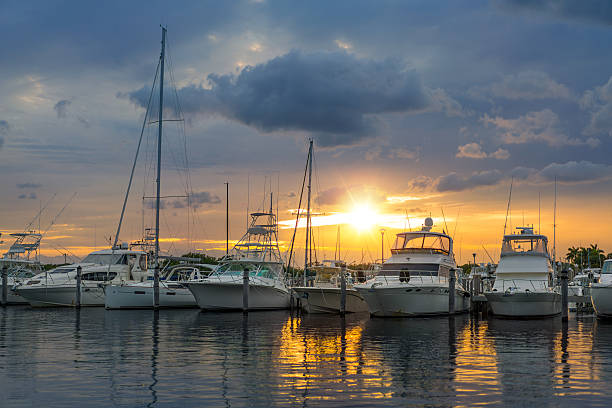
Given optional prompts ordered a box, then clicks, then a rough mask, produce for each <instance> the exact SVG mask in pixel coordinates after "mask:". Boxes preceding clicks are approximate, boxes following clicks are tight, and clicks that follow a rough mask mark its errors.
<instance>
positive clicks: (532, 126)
mask: <svg viewBox="0 0 612 408" xmlns="http://www.w3.org/2000/svg"><path fill="white" fill-rule="evenodd" d="M481 122H483V123H484V124H485V126H487V125H489V124H492V125H494V126H495V127H497V129H498V130H499V131H501V133H500V136H501V139H502V141H503V142H504V143H506V144H523V143H531V142H543V143H546V144H548V145H549V146H553V147H561V146H581V145H582V146H584V145H586V146H589V147H596V146H597V145H599V140H598V139H596V138H588V139H586V140H583V139H577V138H570V137H569V136H567V135H566V134H565V133H564V132H563V130H561V127H560V121H559V116H557V114H556V113H554V112H553V111H551V110H550V109H544V110H541V111H537V112H529V113H527V114H525V115H523V116H519V117H518V118H516V119H505V118H502V117H501V116H497V117H494V118H493V117H490V116H489V115H487V114H486V113H485V115H484V116H483V117H482V118H481Z"/></svg>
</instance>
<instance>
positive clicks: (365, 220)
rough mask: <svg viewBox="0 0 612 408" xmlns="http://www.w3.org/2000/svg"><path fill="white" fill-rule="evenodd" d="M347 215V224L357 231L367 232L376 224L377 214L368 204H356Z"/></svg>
mask: <svg viewBox="0 0 612 408" xmlns="http://www.w3.org/2000/svg"><path fill="white" fill-rule="evenodd" d="M347 215H348V220H347V221H348V223H349V224H351V225H352V226H353V227H355V228H356V229H357V230H359V231H365V230H368V229H370V228H372V227H373V226H375V225H376V224H377V223H378V213H377V212H376V210H375V209H373V208H372V207H371V206H370V204H368V203H362V204H356V205H355V206H354V207H353V210H352V211H351V212H350V213H348V214H347Z"/></svg>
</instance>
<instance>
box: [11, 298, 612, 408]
mask: <svg viewBox="0 0 612 408" xmlns="http://www.w3.org/2000/svg"><path fill="white" fill-rule="evenodd" d="M610 381H612V323H608V322H602V321H596V320H595V319H593V318H592V317H580V318H576V317H574V316H570V321H569V322H568V323H565V324H564V323H562V322H561V320H560V319H543V320H538V321H517V320H501V319H489V320H477V319H470V317H469V316H455V317H452V318H430V319H370V318H369V317H368V316H367V315H347V316H346V317H345V318H344V319H342V318H341V317H339V316H324V315H321V316H316V315H304V316H291V315H290V314H288V313H285V312H272V313H249V314H248V315H246V316H245V315H243V314H242V313H201V312H199V311H198V310H188V311H170V310H165V311H159V312H157V313H155V312H154V313H152V312H151V311H104V310H103V309H88V308H84V309H82V310H81V311H80V312H75V311H74V310H59V309H55V310H53V309H49V310H31V309H29V308H9V309H6V310H0V392H2V395H3V400H2V404H3V406H5V405H6V406H8V407H15V406H38V405H46V406H58V407H59V406H62V407H63V406H67V405H75V406H82V405H87V406H94V407H97V406H99V407H106V406H109V405H110V406H156V407H171V406H182V407H192V406H193V407H199V406H227V407H229V406H232V407H240V406H280V405H290V406H305V407H306V406H322V405H323V406H346V405H347V404H349V403H350V405H352V406H359V405H364V406H366V405H374V404H376V405H386V406H398V405H435V406H474V405H511V406H515V405H522V406H531V405H554V406H559V405H561V406H563V405H565V406H570V405H571V406H583V405H606V406H608V405H610V403H611V402H612V390H610V388H609V386H608V384H609V383H610Z"/></svg>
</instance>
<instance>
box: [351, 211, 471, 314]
mask: <svg viewBox="0 0 612 408" xmlns="http://www.w3.org/2000/svg"><path fill="white" fill-rule="evenodd" d="M432 227H433V220H432V219H431V218H426V219H425V224H424V225H423V227H422V228H421V230H420V231H408V232H402V233H399V234H397V235H396V239H395V243H394V245H393V247H392V248H391V257H390V258H389V259H387V260H386V261H384V263H383V265H382V269H381V270H380V272H379V273H378V274H377V275H376V276H375V277H373V278H372V279H370V280H368V281H366V282H365V283H362V284H356V285H355V289H357V291H358V292H359V293H360V294H361V295H362V296H363V298H364V299H365V301H366V303H367V304H368V309H369V311H370V314H371V315H372V316H376V317H401V316H429V315H445V314H449V293H450V292H449V278H450V277H454V276H456V267H457V264H456V263H455V257H454V254H453V239H452V238H451V237H450V236H449V235H447V234H446V233H444V232H434V231H432ZM454 290H455V296H454V298H455V304H454V312H455V313H463V312H467V311H468V310H469V308H470V299H469V293H468V292H467V291H466V290H465V289H464V288H463V287H462V286H461V283H460V282H459V281H458V280H456V284H455V289H454Z"/></svg>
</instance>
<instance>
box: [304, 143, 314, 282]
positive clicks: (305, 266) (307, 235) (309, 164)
mask: <svg viewBox="0 0 612 408" xmlns="http://www.w3.org/2000/svg"><path fill="white" fill-rule="evenodd" d="M311 187H312V139H310V146H309V148H308V204H307V206H306V248H305V250H304V286H306V272H307V271H308V249H309V246H310V242H309V233H310V192H311Z"/></svg>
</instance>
